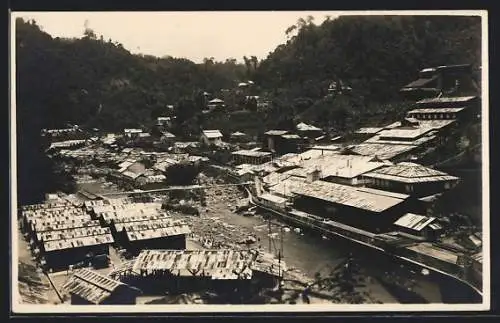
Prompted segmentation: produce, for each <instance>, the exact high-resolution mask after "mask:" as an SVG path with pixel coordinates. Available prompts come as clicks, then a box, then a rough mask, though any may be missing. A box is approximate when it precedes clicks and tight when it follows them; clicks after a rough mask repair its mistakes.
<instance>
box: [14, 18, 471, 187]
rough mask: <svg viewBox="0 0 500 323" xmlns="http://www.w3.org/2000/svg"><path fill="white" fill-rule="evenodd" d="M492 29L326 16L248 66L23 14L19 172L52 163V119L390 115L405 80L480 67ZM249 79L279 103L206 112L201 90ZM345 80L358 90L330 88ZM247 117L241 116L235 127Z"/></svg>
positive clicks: (282, 121)
mask: <svg viewBox="0 0 500 323" xmlns="http://www.w3.org/2000/svg"><path fill="white" fill-rule="evenodd" d="M480 32H481V26H480V18H479V17H453V16H450V17H438V16H429V17H425V16H418V17H411V16H399V17H397V16H394V17H377V16H364V17H360V16H357V17H356V16H342V17H339V18H336V19H327V20H326V21H325V22H323V23H322V24H320V25H316V24H315V23H314V20H313V19H311V18H310V17H306V18H304V19H301V20H299V21H298V22H297V24H296V25H294V27H293V28H289V29H288V30H287V34H288V35H287V37H288V41H287V43H286V44H282V45H279V46H277V48H276V49H275V50H274V51H272V53H270V55H269V56H268V57H267V58H265V59H263V60H260V61H259V60H258V59H257V58H256V57H255V56H252V55H250V56H246V57H245V58H244V63H241V64H239V63H237V61H236V60H235V59H234V58H228V59H227V60H225V61H224V62H217V61H215V60H214V59H213V58H206V59H205V60H204V62H203V63H201V64H196V63H194V62H192V61H190V60H188V59H185V58H174V57H171V56H168V53H165V56H163V57H161V58H160V57H154V56H149V55H134V54H132V53H130V52H129V51H128V50H127V49H126V48H124V46H123V45H122V44H120V43H117V42H115V41H113V40H111V39H107V40H106V39H104V38H103V37H102V36H100V35H99V31H98V30H96V31H94V30H88V28H86V29H85V30H82V37H81V38H72V39H66V38H57V37H56V38H53V37H51V36H50V35H49V34H47V33H45V32H44V31H42V30H41V29H40V27H39V26H38V25H37V24H36V22H35V21H33V20H32V21H24V20H23V19H21V18H19V19H17V20H16V78H17V79H16V83H17V84H16V89H17V102H16V113H17V120H18V124H17V138H18V149H19V156H18V160H19V161H20V170H19V174H21V175H20V176H25V175H26V176H27V178H29V177H30V176H31V175H29V174H34V173H33V172H35V169H36V168H37V167H41V166H40V165H43V164H44V163H42V162H40V160H41V159H40V158H43V157H41V155H42V153H40V152H35V150H36V151H38V150H40V149H39V147H41V143H40V140H39V134H40V130H41V129H42V128H52V127H64V126H66V125H67V124H80V125H81V126H84V127H85V126H88V127H89V128H90V127H92V128H93V127H96V128H99V129H101V130H107V131H120V130H122V129H123V128H125V127H141V126H144V127H148V126H150V125H151V124H152V123H153V120H154V118H155V117H156V116H159V115H161V114H162V113H163V111H166V106H167V105H174V106H176V113H177V114H178V115H179V117H180V118H179V119H178V122H177V123H178V124H177V126H178V128H179V129H182V130H184V129H187V130H188V132H196V131H197V129H199V127H200V126H201V125H200V124H201V123H204V124H203V126H205V127H210V128H212V127H215V126H216V125H226V127H228V130H229V128H230V130H231V131H232V130H239V131H243V132H249V133H254V132H255V131H256V129H257V128H258V129H257V130H258V132H259V133H262V132H264V131H265V130H266V128H274V127H276V128H290V127H293V124H294V123H296V122H297V121H304V122H313V123H316V125H317V126H322V127H324V128H327V127H333V128H335V129H336V130H338V131H340V130H342V129H347V128H349V127H352V126H353V124H354V123H355V122H358V121H360V120H365V119H366V117H373V116H375V115H378V114H384V115H385V116H386V117H387V118H389V119H390V118H393V117H395V116H396V115H398V107H399V106H400V103H401V100H400V98H399V97H398V89H399V88H400V87H401V86H402V85H404V84H406V83H407V82H410V81H412V80H414V79H415V77H416V76H417V73H418V71H419V70H420V69H422V68H424V67H428V66H435V65H441V64H455V63H456V64H460V63H472V64H474V65H475V66H476V67H477V65H479V63H480V56H481V55H480V54H481V53H480V42H481V39H480ZM249 78H251V79H252V80H253V81H254V82H255V87H254V90H253V93H252V95H259V96H261V97H265V98H266V99H267V100H269V102H271V104H270V108H269V109H268V110H267V111H264V112H259V113H252V114H251V115H249V116H248V117H246V116H245V118H237V117H236V116H235V118H232V116H231V115H230V114H229V113H225V114H220V115H219V116H217V117H205V116H200V115H199V109H200V104H202V103H200V95H199V94H200V93H203V92H208V93H212V94H214V95H216V93H221V90H222V89H234V88H235V87H236V86H237V84H238V82H242V81H247V80H248V79H249ZM333 81H335V82H337V83H342V84H347V85H348V86H349V87H351V88H352V91H350V92H349V93H346V94H342V95H341V96H340V97H338V96H335V97H328V86H329V85H330V84H331V83H332V82H333ZM217 95H218V94H217ZM228 101H229V102H228V103H229V104H240V103H241V102H242V98H241V97H238V96H235V95H233V96H231V93H229V94H228ZM238 102H240V103H238ZM242 106H244V105H242ZM387 107H390V108H387ZM401 109H403V108H401ZM236 112H238V111H236ZM260 117H262V118H263V119H264V120H261V121H259V122H258V125H257V127H255V125H256V122H250V121H251V120H253V119H255V118H260ZM223 118H225V120H222V119H223ZM219 119H220V120H219ZM240 119H241V124H237V123H236V124H235V122H238V121H237V120H240ZM229 120H231V121H229ZM212 121H213V122H212ZM262 121H263V122H262ZM210 122H212V123H213V124H210ZM250 127H251V129H250ZM247 128H248V129H247ZM221 130H223V131H224V130H226V129H221ZM34 156H39V157H40V158H39V159H37V157H34ZM23 163H26V165H24V164H23ZM35 165H37V166H35ZM29 169H31V170H29ZM38 173H43V172H39V171H38ZM22 174H25V175H22ZM40 185H41V184H40Z"/></svg>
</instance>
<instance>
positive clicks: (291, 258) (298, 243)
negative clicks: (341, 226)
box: [201, 206, 345, 277]
mask: <svg viewBox="0 0 500 323" xmlns="http://www.w3.org/2000/svg"><path fill="white" fill-rule="evenodd" d="M217 209H218V210H219V211H218V212H217V213H216V214H210V213H212V212H209V213H206V214H204V213H202V214H201V216H215V217H218V218H219V219H220V220H222V221H223V222H226V223H228V224H231V225H234V226H236V227H237V228H238V227H240V228H244V229H245V231H248V232H250V233H252V234H253V235H254V236H255V237H256V238H257V239H258V240H259V241H257V243H256V244H258V245H261V246H262V247H263V248H264V249H265V250H266V251H271V252H273V253H274V254H278V251H279V250H280V247H281V241H280V239H279V232H280V229H279V227H278V226H277V225H274V224H273V225H271V236H275V237H274V238H272V237H271V238H270V237H269V227H268V221H266V220H265V219H264V218H263V217H261V216H258V215H256V216H250V217H246V216H242V215H239V214H235V213H233V212H231V210H230V209H229V208H228V207H227V206H226V207H225V208H217ZM273 221H274V222H277V220H273ZM288 228H289V230H290V231H289V232H285V231H283V235H282V236H283V254H282V255H283V258H282V259H283V260H284V261H285V262H286V264H287V266H288V267H296V268H298V269H300V270H301V271H302V272H303V273H304V274H306V275H308V276H310V277H313V276H314V274H315V273H316V272H322V273H325V272H326V270H328V268H329V267H330V266H334V265H336V264H337V263H338V262H339V261H341V260H342V259H343V257H344V255H345V252H342V251H338V249H336V248H334V247H333V246H332V243H331V241H326V240H323V239H321V237H318V236H314V235H312V234H311V233H308V232H305V233H304V232H301V233H297V232H295V230H294V227H291V226H289V227H288ZM287 231H288V230H287ZM241 238H242V239H243V238H245V236H244V235H243V234H242V237H241ZM269 241H271V249H270V250H269Z"/></svg>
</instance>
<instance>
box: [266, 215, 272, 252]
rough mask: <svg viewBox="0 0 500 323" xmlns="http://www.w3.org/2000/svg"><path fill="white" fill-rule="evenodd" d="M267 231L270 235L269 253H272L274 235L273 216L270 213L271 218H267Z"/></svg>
mask: <svg viewBox="0 0 500 323" xmlns="http://www.w3.org/2000/svg"><path fill="white" fill-rule="evenodd" d="M267 233H268V237H269V253H272V252H273V251H272V243H271V239H272V236H271V233H272V231H271V216H270V215H269V218H268V220H267Z"/></svg>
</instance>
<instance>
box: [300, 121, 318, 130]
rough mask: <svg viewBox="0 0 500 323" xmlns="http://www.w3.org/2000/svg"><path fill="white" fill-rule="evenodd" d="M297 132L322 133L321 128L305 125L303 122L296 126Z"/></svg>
mask: <svg viewBox="0 0 500 323" xmlns="http://www.w3.org/2000/svg"><path fill="white" fill-rule="evenodd" d="M297 130H299V131H322V129H321V128H318V127H315V126H313V125H309V124H306V123H304V122H301V123H299V124H298V125H297Z"/></svg>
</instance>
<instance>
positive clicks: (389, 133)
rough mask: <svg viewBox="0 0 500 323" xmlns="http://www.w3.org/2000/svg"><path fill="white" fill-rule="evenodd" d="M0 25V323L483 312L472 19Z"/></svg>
mask: <svg viewBox="0 0 500 323" xmlns="http://www.w3.org/2000/svg"><path fill="white" fill-rule="evenodd" d="M10 26H11V28H10V38H11V39H10V43H11V45H10V82H11V83H10V89H11V97H10V102H11V105H10V136H11V138H10V140H11V195H10V198H11V205H12V211H11V214H10V218H11V221H10V223H11V237H12V239H11V259H10V266H11V273H12V276H11V282H10V283H11V291H12V292H11V300H10V301H11V308H12V311H13V313H99V312H130V313H132V312H152V313H153V312H165V313H173V312H254V311H257V312H259V311H260V312H273V311H276V312H283V311H287V312H290V311H298V312H301V311H305V312H311V311H321V312H329V311H335V312H342V311H357V312H360V311H454V312H456V311H461V310H463V311H476V310H488V309H489V308H490V254H489V247H490V236H489V200H488V194H489V182H488V179H489V164H488V160H489V152H488V147H489V146H488V145H489V141H488V122H489V120H488V109H489V105H488V44H487V40H488V35H487V29H488V22H487V13H486V11H479V10H476V11H422V12H420V11H394V12H392V11H384V12H378V11H373V12H370V11H363V12H355V11H354V12H352V11H346V12H342V11H198V12H196V11H192V12H189V11H183V12H181V11H179V12H175V11H169V12H166V11H165V12H125V11H123V12H77V11H74V12H71V11H68V12H20V11H18V12H11V15H10ZM483 256H484V261H483ZM228 305H230V306H228Z"/></svg>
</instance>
